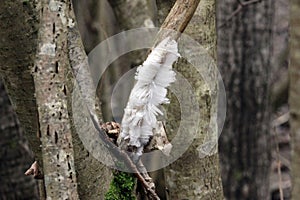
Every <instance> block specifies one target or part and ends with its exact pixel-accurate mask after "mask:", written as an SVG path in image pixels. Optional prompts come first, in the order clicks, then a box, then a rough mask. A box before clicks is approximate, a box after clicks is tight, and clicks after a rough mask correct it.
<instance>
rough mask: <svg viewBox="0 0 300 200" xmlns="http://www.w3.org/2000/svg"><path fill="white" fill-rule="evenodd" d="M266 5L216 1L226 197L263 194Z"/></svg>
mask: <svg viewBox="0 0 300 200" xmlns="http://www.w3.org/2000/svg"><path fill="white" fill-rule="evenodd" d="M243 2H244V3H243ZM272 6H273V3H272V1H271V0H266V1H249V2H248V3H247V2H245V1H236V0H228V1H220V2H219V3H218V9H217V13H218V63H219V69H220V71H221V74H222V77H223V80H224V83H225V87H226V92H227V94H226V96H227V101H228V104H227V117H226V122H225V126H224V129H223V133H222V134H221V137H220V146H219V147H220V148H219V149H220V159H221V163H222V175H223V176H222V180H223V186H224V193H225V197H226V198H228V199H253V200H254V199H268V197H269V190H268V185H269V184H268V174H269V168H270V143H269V139H270V137H269V117H270V114H269V113H270V110H269V106H268V105H269V104H268V102H269V101H268V99H269V98H268V97H269V96H268V93H269V85H268V84H269V77H270V70H271V65H270V61H271V58H270V56H271V52H272V17H273V16H272V12H273V8H272Z"/></svg>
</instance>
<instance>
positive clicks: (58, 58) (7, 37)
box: [0, 1, 111, 199]
mask: <svg viewBox="0 0 300 200" xmlns="http://www.w3.org/2000/svg"><path fill="white" fill-rule="evenodd" d="M41 3H42V4H40V3H39V2H38V1H17V2H14V3H12V2H10V1H6V2H4V3H3V4H1V6H0V9H1V18H0V20H1V23H0V24H1V25H0V26H1V30H0V35H1V38H2V41H3V42H1V48H0V52H1V59H0V73H1V75H2V76H3V78H4V83H5V85H6V88H7V89H8V93H9V95H10V98H11V100H12V103H13V105H14V108H15V109H16V111H17V114H18V117H19V119H20V121H21V124H22V125H23V127H24V129H25V133H26V134H27V138H28V139H29V141H30V143H31V145H30V146H31V148H32V149H33V151H34V153H35V155H36V159H37V160H38V161H39V164H40V166H41V170H42V171H43V169H42V165H41V163H42V162H41V154H40V152H41V147H40V141H39V140H40V138H41V136H44V138H43V139H42V141H43V144H44V146H43V153H45V159H44V163H46V164H47V169H46V170H45V177H46V178H45V179H46V182H48V183H50V182H51V181H50V180H51V179H53V180H54V181H55V180H57V182H54V183H53V182H51V185H49V184H48V185H46V188H47V190H48V193H47V195H48V197H51V196H52V197H53V198H55V199H59V198H60V197H62V196H63V194H64V193H66V192H65V188H64V187H63V186H62V185H64V184H62V182H63V181H66V182H67V184H66V185H68V186H69V189H70V190H69V191H68V192H70V193H68V192H67V193H68V194H72V195H73V197H74V198H76V197H77V195H76V193H78V194H79V195H80V197H81V198H83V199H99V198H100V199H102V198H103V197H104V194H105V192H106V190H107V188H108V186H109V182H110V177H111V173H110V170H109V169H107V168H106V167H105V166H103V165H102V164H101V163H100V162H99V161H97V160H96V159H95V158H93V157H92V156H91V155H90V154H89V153H88V151H87V150H86V149H85V148H84V146H83V144H82V142H81V140H80V139H79V137H78V135H77V133H76V131H75V128H74V126H73V125H74V124H73V122H72V121H70V119H71V117H70V116H69V114H71V113H72V111H71V106H70V105H71V103H70V102H69V101H70V99H71V96H70V95H71V94H72V93H71V91H72V87H73V81H74V77H73V75H72V71H71V68H70V65H71V66H72V68H73V70H75V68H76V66H75V64H78V63H79V64H82V63H84V64H85V65H87V57H86V54H85V53H84V50H83V47H82V43H81V41H80V36H79V33H78V31H77V30H76V29H77V27H76V23H75V19H74V16H73V15H72V12H73V11H72V6H71V3H70V1H67V2H65V1H55V2H54V1H50V2H48V3H49V4H50V5H46V3H45V2H41ZM41 5H43V6H45V7H44V8H43V11H44V13H43V14H44V15H45V13H46V12H48V14H49V12H53V13H55V16H54V15H53V14H52V15H51V16H52V18H44V20H46V23H43V24H41V25H42V26H44V33H47V34H49V35H47V36H48V37H47V36H45V35H43V32H41V30H38V27H39V21H40V13H39V12H40V6H41ZM47 6H48V8H47ZM49 9H50V10H49ZM43 22H45V21H43ZM66 22H67V23H66ZM74 23H75V24H74ZM73 25H74V26H73ZM67 28H68V29H67ZM50 29H51V30H50ZM45 30H47V31H45ZM38 31H40V34H41V35H40V38H41V37H44V40H40V41H39V40H38V39H37V33H38ZM76 31H77V32H76ZM70 32H72V33H73V34H71V35H70V34H68V33H70ZM67 34H68V35H67ZM50 38H52V39H53V40H52V41H49V39H50ZM67 41H68V44H67ZM39 42H44V43H43V44H44V45H43V44H42V43H40V46H38V44H39ZM54 45H55V46H56V48H54ZM38 47H39V48H38ZM44 47H47V48H44ZM37 50H38V51H37ZM49 50H50V51H49ZM52 50H53V51H52ZM36 52H39V53H40V54H39V55H40V56H41V57H39V60H40V61H43V62H44V63H43V62H40V63H36V64H37V65H36V66H37V67H36V68H35V67H33V66H34V61H35V53H36ZM68 57H71V58H72V59H73V61H72V62H71V63H70V61H69V60H68V59H69V58H68ZM47 58H49V59H47ZM49 61H53V62H49ZM76 61H77V62H76ZM83 61H86V62H83ZM74 63H75V64H74ZM77 67H78V66H77ZM46 68H47V70H44V69H46ZM32 75H34V76H35V83H36V85H37V88H35V85H34V80H33V76H32ZM50 79H51V80H50ZM36 89H39V90H38V91H37V90H36ZM49 89H50V90H49ZM35 94H36V96H35ZM56 95H58V96H56ZM35 97H37V98H38V99H39V100H38V102H37V103H36V101H35V100H36V99H35ZM50 100H51V102H50ZM44 103H47V104H48V105H50V106H47V104H44ZM52 105H54V107H52ZM59 105H61V106H59ZM37 108H39V119H40V121H39V119H38V114H37V113H38V112H37ZM54 108H55V109H54ZM52 114H53V115H52ZM52 122H53V123H52ZM60 122H61V123H60ZM39 125H40V127H39ZM64 128H65V129H64ZM48 142H49V143H48ZM47 143H48V147H49V148H50V146H49V144H50V143H52V144H53V146H52V147H54V148H52V147H51V148H50V149H49V148H46V147H47V145H46V146H45V144H47ZM69 144H70V146H69ZM61 147H65V149H62V148H61ZM60 148H61V149H60ZM59 149H60V150H62V151H59ZM58 152H59V153H58ZM47 154H48V155H47ZM38 155H40V157H39V156H38ZM51 156H54V157H52V158H53V161H54V162H53V163H52V161H51ZM46 158H48V160H47V159H46ZM48 161H49V162H48ZM60 162H61V164H59V163H60ZM56 163H57V165H56ZM51 164H53V166H52V167H53V168H52V167H51ZM75 169H76V174H75ZM54 172H58V173H57V174H55V173H54ZM71 173H72V174H71ZM71 175H72V176H71ZM55 176H57V177H55ZM64 176H65V177H64ZM62 177H64V178H65V179H60V178H62ZM58 179H60V181H61V184H59V183H58V182H59V181H58ZM72 181H73V183H72ZM76 185H77V186H78V187H77V189H78V192H77V190H76ZM51 187H52V188H51ZM50 191H52V192H53V193H51V192H50ZM60 192H61V193H60Z"/></svg>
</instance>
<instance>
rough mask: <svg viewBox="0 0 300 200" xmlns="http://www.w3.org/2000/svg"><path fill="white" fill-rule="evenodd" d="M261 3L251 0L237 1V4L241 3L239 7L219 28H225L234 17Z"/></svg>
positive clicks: (257, 0) (258, 0)
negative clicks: (248, 7)
mask: <svg viewBox="0 0 300 200" xmlns="http://www.w3.org/2000/svg"><path fill="white" fill-rule="evenodd" d="M260 1H261V0H249V1H241V0H237V2H238V3H239V5H238V7H237V8H236V9H235V10H234V11H233V12H232V13H231V15H230V16H229V17H228V18H227V19H226V21H225V22H224V23H222V24H221V25H220V26H218V28H221V27H223V26H225V24H227V22H228V21H230V20H231V19H232V18H233V17H234V16H236V15H237V14H238V13H239V12H240V11H241V10H242V9H243V8H244V7H246V6H248V5H250V4H254V3H258V2H260Z"/></svg>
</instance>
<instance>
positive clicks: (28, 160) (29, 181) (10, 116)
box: [0, 81, 38, 199]
mask: <svg viewBox="0 0 300 200" xmlns="http://www.w3.org/2000/svg"><path fill="white" fill-rule="evenodd" d="M0 146H1V151H0V163H1V164H0V182H1V187H0V199H38V191H37V184H36V180H34V179H33V177H28V176H25V175H24V172H25V171H26V169H27V168H28V167H29V166H30V165H31V164H32V161H33V155H32V152H31V151H30V150H29V147H28V144H27V141H26V139H25V138H24V133H23V131H22V129H21V128H20V124H19V121H18V119H17V117H16V114H15V113H14V111H13V108H12V106H11V104H10V102H9V99H8V96H7V94H6V92H5V90H4V86H3V83H2V82H1V81H0Z"/></svg>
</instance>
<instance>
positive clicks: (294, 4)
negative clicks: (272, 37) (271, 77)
mask: <svg viewBox="0 0 300 200" xmlns="http://www.w3.org/2000/svg"><path fill="white" fill-rule="evenodd" d="M299 10H300V2H299V1H296V0H292V1H291V18H290V25H291V26H290V27H291V29H290V34H291V35H290V65H289V77H290V88H289V104H290V123H291V134H292V140H291V141H292V187H293V188H292V199H294V200H296V199H299V198H300V170H299V166H300V146H299V142H300V100H299V99H300V87H299V84H300V57H299V56H300V24H299V20H300V17H299Z"/></svg>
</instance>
